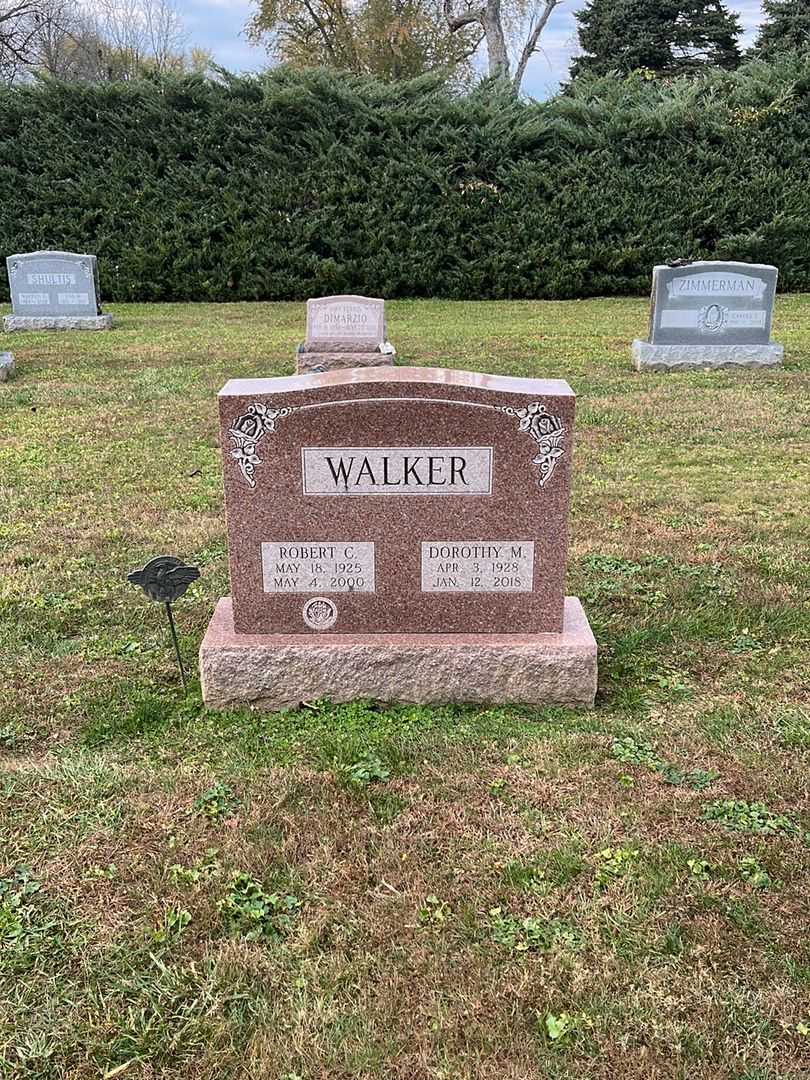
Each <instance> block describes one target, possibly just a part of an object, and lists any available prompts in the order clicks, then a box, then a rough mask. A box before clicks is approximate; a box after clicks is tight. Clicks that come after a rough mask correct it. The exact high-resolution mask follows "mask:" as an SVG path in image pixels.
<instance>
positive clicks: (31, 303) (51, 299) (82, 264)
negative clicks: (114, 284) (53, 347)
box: [6, 251, 101, 316]
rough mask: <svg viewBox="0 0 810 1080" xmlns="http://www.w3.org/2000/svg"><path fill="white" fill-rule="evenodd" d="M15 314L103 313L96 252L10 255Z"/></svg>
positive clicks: (11, 286) (9, 271)
mask: <svg viewBox="0 0 810 1080" xmlns="http://www.w3.org/2000/svg"><path fill="white" fill-rule="evenodd" d="M6 266H7V268H8V283H9V287H10V289H11V306H12V308H13V311H14V314H15V315H26V316H35V315H92V316H96V315H99V314H101V310H100V307H99V302H98V287H97V283H98V270H97V267H96V257H95V255H76V254H73V253H72V252H70V251H33V252H31V253H30V254H29V255H10V256H9V257H8V258H7V259H6Z"/></svg>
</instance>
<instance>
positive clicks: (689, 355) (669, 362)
mask: <svg viewBox="0 0 810 1080" xmlns="http://www.w3.org/2000/svg"><path fill="white" fill-rule="evenodd" d="M632 354H633V363H634V366H635V368H636V371H710V370H713V369H715V368H769V367H778V366H779V365H780V364H781V363H782V360H783V357H784V354H785V350H784V347H783V346H782V345H777V344H775V343H774V342H771V344H769V345H651V344H650V342H649V341H638V340H637V341H634V342H633V348H632Z"/></svg>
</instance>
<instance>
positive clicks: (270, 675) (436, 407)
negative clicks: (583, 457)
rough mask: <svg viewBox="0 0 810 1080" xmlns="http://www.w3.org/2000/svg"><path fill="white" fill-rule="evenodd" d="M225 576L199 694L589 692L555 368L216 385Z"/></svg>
mask: <svg viewBox="0 0 810 1080" xmlns="http://www.w3.org/2000/svg"><path fill="white" fill-rule="evenodd" d="M219 403H220V421H221V439H222V446H223V460H224V478H225V502H226V511H227V524H228V545H229V561H230V576H231V596H230V597H226V598H225V599H223V600H221V601H220V603H219V605H218V608H217V611H216V614H215V616H214V619H213V621H212V624H211V627H210V628H209V631H208V634H207V635H206V639H205V641H204V642H203V646H202V651H201V670H202V678H203V687H204V693H205V700H206V702H207V703H208V704H209V705H214V706H225V705H228V704H232V703H234V702H237V701H250V702H254V703H257V704H263V705H266V706H269V707H281V706H282V705H286V704H293V703H295V702H296V701H298V700H304V699H308V698H311V697H319V696H323V697H329V698H331V699H333V700H345V699H348V698H354V697H364V696H372V697H376V698H385V699H388V700H391V699H400V700H410V701H430V700H462V701H513V700H515V701H516V700H521V701H527V702H542V701H568V702H578V703H584V704H590V703H592V702H593V696H594V692H595V680H596V646H595V644H594V641H593V637H592V635H591V633H590V629H589V627H588V624H587V620H586V619H585V616H584V613H583V611H582V608H581V605H580V604H579V601H578V600H576V598H574V597H567V598H566V596H565V564H566V551H567V543H568V507H569V495H570V483H571V454H572V446H573V426H574V395H573V392H572V391H571V389H570V387H569V386H568V384H567V383H565V382H563V381H561V380H534V379H515V378H505V377H500V376H490V375H483V374H479V373H475V372H464V371H455V370H444V369H430V368H393V367H392V368H379V367H378V368H364V369H359V370H337V371H332V372H328V373H324V374H320V375H308V376H295V377H291V378H281V379H258V380H232V381H231V382H229V383H227V384H226V386H225V387H224V388H223V390H222V391H221V392H220V395H219Z"/></svg>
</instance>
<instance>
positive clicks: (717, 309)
mask: <svg viewBox="0 0 810 1080" xmlns="http://www.w3.org/2000/svg"><path fill="white" fill-rule="evenodd" d="M727 322H728V308H726V307H723V306H722V304H709V306H708V307H705V308H701V309H700V312H699V314H698V326H699V327H700V329H701V330H703V331H705V332H706V333H707V334H719V333H720V331H721V330H723V329H725V326H726V323H727Z"/></svg>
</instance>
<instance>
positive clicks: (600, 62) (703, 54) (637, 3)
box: [571, 0, 741, 78]
mask: <svg viewBox="0 0 810 1080" xmlns="http://www.w3.org/2000/svg"><path fill="white" fill-rule="evenodd" d="M576 18H577V22H578V23H579V44H580V47H581V49H582V53H581V55H579V56H577V57H576V58H575V59H574V61H573V63H572V65H571V75H572V77H574V78H576V77H577V76H578V75H581V74H585V73H588V74H594V75H606V74H607V73H608V72H610V71H618V72H622V73H629V72H631V71H636V70H638V69H639V68H647V69H649V70H650V71H655V72H657V73H660V74H662V75H687V74H693V73H696V72H698V71H701V70H703V69H705V68H707V67H719V68H735V67H736V66H737V65H738V64H739V62H740V58H741V57H740V47H739V41H738V39H739V35H740V32H741V27H740V23H739V20H738V19H737V16H736V15H734V14H732V13H731V12H730V11H729V10H728V8H727V7H726V5H725V3H723V0H590V2H589V3H588V4H587V6H586V7H585V8H584V10H582V11H580V12H579V13H578V14H577V16H576Z"/></svg>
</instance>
